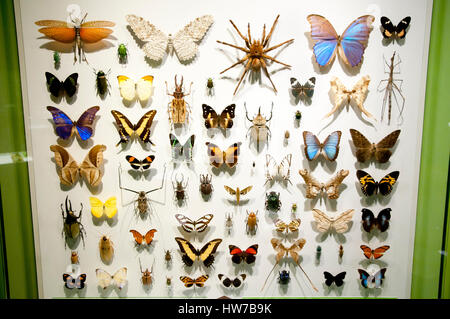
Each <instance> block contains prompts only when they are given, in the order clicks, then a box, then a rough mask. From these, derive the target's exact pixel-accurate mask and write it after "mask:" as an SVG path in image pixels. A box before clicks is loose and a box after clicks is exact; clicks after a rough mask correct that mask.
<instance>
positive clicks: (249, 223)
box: [245, 211, 258, 234]
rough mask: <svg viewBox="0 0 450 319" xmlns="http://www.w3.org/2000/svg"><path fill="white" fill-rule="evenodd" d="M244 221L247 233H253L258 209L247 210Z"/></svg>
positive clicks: (256, 223)
mask: <svg viewBox="0 0 450 319" xmlns="http://www.w3.org/2000/svg"><path fill="white" fill-rule="evenodd" d="M245 223H246V229H247V234H249V233H250V234H255V233H256V229H257V228H258V211H256V213H255V212H250V213H249V212H248V211H247V218H246V219H245Z"/></svg>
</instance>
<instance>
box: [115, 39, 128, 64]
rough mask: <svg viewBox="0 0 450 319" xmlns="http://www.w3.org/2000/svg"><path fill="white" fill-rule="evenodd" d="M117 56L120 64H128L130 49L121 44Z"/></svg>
mask: <svg viewBox="0 0 450 319" xmlns="http://www.w3.org/2000/svg"><path fill="white" fill-rule="evenodd" d="M117 56H118V57H119V63H127V62H128V48H127V46H126V45H125V44H123V43H121V44H119V47H118V48H117Z"/></svg>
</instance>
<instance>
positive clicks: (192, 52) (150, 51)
mask: <svg viewBox="0 0 450 319" xmlns="http://www.w3.org/2000/svg"><path fill="white" fill-rule="evenodd" d="M126 19H127V22H128V23H129V24H130V27H131V29H132V30H133V32H134V34H135V35H136V37H137V38H138V39H139V40H140V41H142V42H143V46H142V50H143V51H144V53H145V55H146V56H147V57H148V58H149V59H150V60H152V61H161V60H162V59H163V58H164V56H165V55H166V52H167V51H169V54H173V52H175V53H176V55H177V57H178V59H179V60H180V62H182V63H189V62H190V61H191V60H192V59H193V58H194V57H195V56H196V55H197V52H198V43H199V42H200V41H201V40H202V39H203V37H204V36H205V34H206V32H207V31H208V29H209V28H210V26H211V25H212V24H213V23H214V19H213V17H212V16H211V15H204V16H201V17H198V18H196V19H195V20H193V21H191V22H190V23H189V24H187V25H186V26H185V27H184V28H183V29H181V30H180V31H178V32H177V33H175V35H173V36H172V35H171V34H169V35H166V34H165V33H164V32H162V31H161V30H159V29H158V28H157V27H156V26H154V25H153V24H151V23H150V22H148V21H146V20H144V19H143V18H142V17H138V16H136V15H134V14H129V15H127V16H126Z"/></svg>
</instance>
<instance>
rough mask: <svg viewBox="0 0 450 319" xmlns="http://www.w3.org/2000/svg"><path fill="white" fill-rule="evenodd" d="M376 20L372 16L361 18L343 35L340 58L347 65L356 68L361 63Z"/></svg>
mask: <svg viewBox="0 0 450 319" xmlns="http://www.w3.org/2000/svg"><path fill="white" fill-rule="evenodd" d="M374 20H375V18H374V17H373V16H371V15H365V16H362V17H359V18H357V19H356V20H355V21H353V22H352V23H350V25H349V26H348V27H347V29H346V30H345V31H344V33H343V34H342V36H341V42H340V43H341V48H342V51H340V56H341V58H342V59H343V60H344V62H345V63H346V64H347V65H350V66H352V67H354V66H357V65H358V64H360V63H361V60H362V57H363V55H364V50H365V48H366V46H367V42H368V40H369V34H370V31H371V26H372V23H373V21H374ZM342 53H343V54H342Z"/></svg>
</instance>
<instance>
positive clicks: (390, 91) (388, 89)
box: [378, 51, 405, 125]
mask: <svg viewBox="0 0 450 319" xmlns="http://www.w3.org/2000/svg"><path fill="white" fill-rule="evenodd" d="M395 54H396V52H395V51H394V53H393V54H392V57H391V61H390V64H389V63H388V62H387V61H386V59H385V58H384V57H383V59H384V63H385V65H386V66H387V67H388V68H389V71H387V72H386V71H385V72H384V73H387V74H389V78H387V79H384V80H381V81H380V83H379V84H378V92H383V91H384V97H383V108H382V109H381V122H383V116H384V112H385V109H386V103H387V106H388V124H391V111H392V95H394V99H395V103H396V104H397V107H399V105H400V104H399V101H398V99H397V94H396V93H395V92H397V93H398V94H399V95H400V97H401V99H402V103H401V107H399V115H398V125H400V124H402V122H403V116H402V113H403V108H404V106H405V97H404V96H403V94H402V84H403V80H401V79H394V74H400V71H399V72H394V69H395V67H396V66H397V65H399V64H400V63H401V62H402V61H401V59H400V56H399V55H398V54H397V57H398V59H397V63H394V60H395ZM396 82H398V84H397V83H396ZM383 83H386V86H385V87H384V88H382V89H380V86H381V85H382V84H383Z"/></svg>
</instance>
